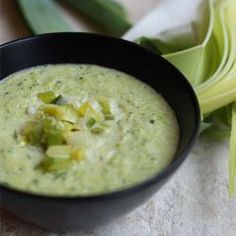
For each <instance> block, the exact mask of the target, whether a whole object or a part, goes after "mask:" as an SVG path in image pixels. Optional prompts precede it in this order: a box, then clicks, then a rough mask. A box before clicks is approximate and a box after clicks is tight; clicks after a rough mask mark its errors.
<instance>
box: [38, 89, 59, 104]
mask: <svg viewBox="0 0 236 236" xmlns="http://www.w3.org/2000/svg"><path fill="white" fill-rule="evenodd" d="M37 96H38V98H39V99H40V100H41V101H42V102H44V103H46V104H48V103H51V102H52V101H53V100H54V99H55V98H56V95H55V93H54V92H51V91H49V92H44V93H38V95H37Z"/></svg>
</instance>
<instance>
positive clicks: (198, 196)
mask: <svg viewBox="0 0 236 236" xmlns="http://www.w3.org/2000/svg"><path fill="white" fill-rule="evenodd" d="M120 1H121V2H123V3H125V4H126V6H127V7H128V9H129V12H130V16H131V18H132V19H133V20H134V21H137V20H138V19H139V18H140V17H141V16H142V15H144V14H145V13H146V12H148V10H149V9H150V8H151V7H152V6H154V5H155V4H156V3H157V2H158V0H145V1H135V0H120ZM173 1H174V0H173ZM0 6H1V14H0V39H1V43H3V42H7V41H9V40H12V39H15V38H18V37H21V36H26V35H29V31H28V29H27V28H26V27H25V25H24V23H23V21H22V19H21V16H20V15H19V14H18V13H17V8H16V6H15V3H14V1H13V0H0ZM76 27H78V29H83V30H85V29H87V28H86V27H87V26H86V24H85V23H83V24H80V25H77V26H76ZM227 143H228V142H227V140H225V141H222V142H216V141H212V140H208V139H207V138H200V139H199V140H198V143H197V144H196V145H195V147H194V149H193V151H192V152H191V154H190V155H189V157H188V158H187V160H186V161H185V162H184V164H183V165H182V166H181V168H180V169H179V170H178V171H177V172H176V173H175V174H174V175H173V177H172V178H171V180H170V181H169V182H168V183H167V184H166V185H165V186H164V187H163V188H162V189H161V190H160V191H159V192H158V193H156V194H155V195H154V196H153V197H152V198H151V199H150V200H149V201H148V202H146V203H145V204H144V205H143V206H141V207H139V208H138V209H136V210H135V211H133V212H132V213H130V214H129V215H127V216H126V217H123V218H121V219H119V220H117V221H116V222H114V223H112V224H110V225H108V226H106V227H102V228H99V229H96V230H94V231H91V232H78V233H76V234H73V235H79V236H80V235H81V236H120V235H121V236H134V235H137V236H139V235H140V236H149V235H150V236H185V235H191V236H234V235H236V198H234V199H229V198H228V191H227V182H228V159H227V158H228V146H227ZM0 217H1V218H0V235H3V236H8V235H11V236H28V235H33V236H39V235H40V236H41V235H57V234H55V233H49V232H46V231H44V230H42V229H39V228H37V227H35V226H32V225H29V224H27V223H25V222H22V221H21V220H20V219H18V218H15V217H14V216H12V215H11V214H9V213H7V212H5V211H4V210H1V214H0ZM68 235H71V234H68Z"/></svg>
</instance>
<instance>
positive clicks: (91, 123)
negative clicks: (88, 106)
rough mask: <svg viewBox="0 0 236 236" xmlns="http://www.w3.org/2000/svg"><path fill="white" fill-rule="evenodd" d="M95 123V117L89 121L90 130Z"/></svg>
mask: <svg viewBox="0 0 236 236" xmlns="http://www.w3.org/2000/svg"><path fill="white" fill-rule="evenodd" d="M95 123H96V120H95V119H94V118H93V117H91V118H90V119H89V120H88V121H87V123H86V125H87V127H88V128H91V127H92V126H93V125H94V124H95Z"/></svg>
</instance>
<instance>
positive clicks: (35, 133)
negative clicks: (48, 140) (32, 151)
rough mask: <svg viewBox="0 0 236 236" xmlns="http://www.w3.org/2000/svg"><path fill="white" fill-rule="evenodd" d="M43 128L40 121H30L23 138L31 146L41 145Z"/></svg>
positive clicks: (23, 132) (24, 130) (25, 127)
mask: <svg viewBox="0 0 236 236" xmlns="http://www.w3.org/2000/svg"><path fill="white" fill-rule="evenodd" d="M42 130H43V126H42V124H41V122H38V121H28V122H27V123H26V124H25V126H24V129H23V131H22V136H23V137H24V139H25V140H26V142H27V143H29V144H31V145H39V144H40V140H41V137H42Z"/></svg>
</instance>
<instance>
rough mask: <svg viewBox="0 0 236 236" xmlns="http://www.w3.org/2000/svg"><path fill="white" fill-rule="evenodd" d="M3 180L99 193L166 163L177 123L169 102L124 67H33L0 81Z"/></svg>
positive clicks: (37, 188)
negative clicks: (115, 68) (119, 68)
mask: <svg viewBox="0 0 236 236" xmlns="http://www.w3.org/2000/svg"><path fill="white" fill-rule="evenodd" d="M0 99H1V103H0V114H1V115H0V130H1V133H0V182H1V183H2V184H3V185H8V186H11V187H13V188H17V189H20V190H24V191H29V192H34V193H40V194H46V195H94V194H99V193H104V192H110V191H115V190H118V189H122V188H126V187H128V186H130V185H134V184H137V183H139V182H142V181H144V180H145V179H147V178H150V177H151V176H152V175H154V174H156V173H158V172H159V171H160V170H162V169H163V168H165V167H166V166H167V165H168V164H169V163H170V162H171V161H172V159H173V156H174V154H175V151H176V149H177V145H178V138H179V128H178V124H177V120H176V117H175V114H174V112H173V111H172V110H171V108H170V107H169V105H168V104H167V102H166V101H165V100H164V99H163V98H162V96H161V95H159V94H158V93H157V92H156V91H154V90H153V89H152V88H151V87H149V86H148V85H146V84H144V83H142V82H140V81H139V80H137V79H135V78H134V77H132V76H130V75H127V74H125V73H122V72H119V71H116V70H112V69H108V68H104V67H100V66H95V65H84V64H78V65H75V64H64V65H46V66H38V67H33V68H30V69H27V70H23V71H20V72H17V73H14V74H12V75H10V76H8V77H7V78H6V79H4V80H3V81H2V82H1V83H0Z"/></svg>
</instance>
